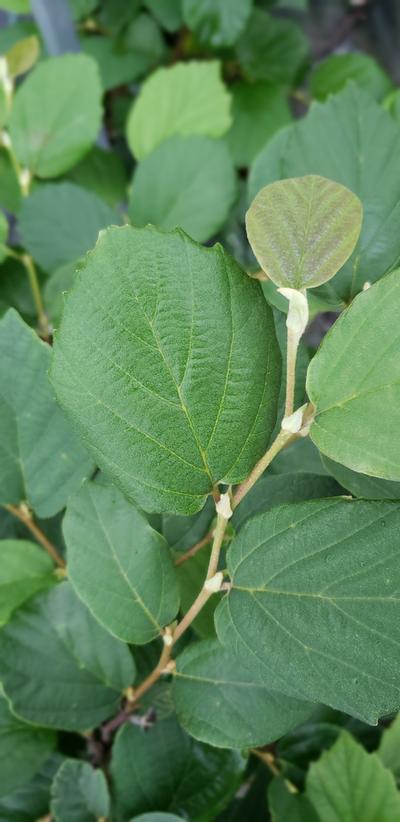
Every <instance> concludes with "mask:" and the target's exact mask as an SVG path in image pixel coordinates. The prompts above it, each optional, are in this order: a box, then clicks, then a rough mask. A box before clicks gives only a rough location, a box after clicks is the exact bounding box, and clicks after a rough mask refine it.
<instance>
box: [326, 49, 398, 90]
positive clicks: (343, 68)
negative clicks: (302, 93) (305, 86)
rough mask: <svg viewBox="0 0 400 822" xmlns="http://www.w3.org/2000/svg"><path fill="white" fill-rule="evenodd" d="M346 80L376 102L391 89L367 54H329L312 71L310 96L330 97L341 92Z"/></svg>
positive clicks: (388, 82) (377, 65)
mask: <svg viewBox="0 0 400 822" xmlns="http://www.w3.org/2000/svg"><path fill="white" fill-rule="evenodd" d="M349 80H353V81H354V82H355V83H357V85H358V86H360V87H361V88H363V89H365V91H367V92H368V93H369V94H370V95H371V96H372V97H375V98H376V100H381V99H382V98H383V97H385V95H386V94H388V92H389V91H390V89H391V88H392V83H391V82H390V79H389V77H388V75H387V74H386V72H385V71H383V69H382V68H381V67H380V65H379V64H378V63H377V62H376V60H374V59H373V58H372V57H369V55H368V54H357V53H353V54H332V55H331V56H330V57H328V58H327V59H326V60H323V61H322V63H320V64H319V65H318V66H317V68H316V69H315V70H314V71H313V73H312V75H311V81H310V88H311V94H312V96H313V97H316V98H317V100H325V99H326V98H327V97H329V95H330V94H337V92H338V91H341V89H342V88H344V86H345V85H346V83H348V82H349Z"/></svg>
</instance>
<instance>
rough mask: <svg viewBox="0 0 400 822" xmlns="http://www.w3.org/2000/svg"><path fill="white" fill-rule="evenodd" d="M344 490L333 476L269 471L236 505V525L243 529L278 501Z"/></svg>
mask: <svg viewBox="0 0 400 822" xmlns="http://www.w3.org/2000/svg"><path fill="white" fill-rule="evenodd" d="M341 493H343V491H342V489H341V488H340V485H338V484H337V482H335V480H334V479H332V477H328V476H321V474H312V473H307V471H296V472H294V473H284V474H272V473H269V472H268V473H266V474H264V475H263V476H262V477H260V479H259V480H258V482H256V484H255V485H254V486H253V488H252V489H251V491H250V492H249V493H248V494H247V495H246V496H245V498H244V499H243V500H242V502H241V503H240V505H239V507H238V508H236V510H235V512H234V515H233V518H232V525H233V526H234V527H235V528H236V529H239V528H241V527H242V525H243V523H244V522H245V521H246V520H248V519H249V517H253V516H255V515H256V514H263V513H264V512H265V511H269V510H270V509H271V508H275V506H277V505H284V504H285V503H288V502H306V501H307V500H310V499H323V498H324V497H334V496H338V495H339V494H341Z"/></svg>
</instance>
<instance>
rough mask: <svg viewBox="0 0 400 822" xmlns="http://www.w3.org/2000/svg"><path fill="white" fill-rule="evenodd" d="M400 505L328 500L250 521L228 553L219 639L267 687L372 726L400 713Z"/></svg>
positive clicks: (218, 614) (218, 619)
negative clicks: (243, 657) (259, 673)
mask: <svg viewBox="0 0 400 822" xmlns="http://www.w3.org/2000/svg"><path fill="white" fill-rule="evenodd" d="M399 524H400V505H398V504H395V503H392V502H364V501H360V500H345V499H331V500H320V501H312V502H306V503H300V504H297V505H286V506H283V507H281V508H274V509H273V510H272V511H270V512H268V513H266V514H261V515H259V516H257V517H255V518H254V519H251V520H249V521H248V522H247V523H246V525H245V526H244V527H243V528H242V529H241V531H240V533H239V536H238V537H237V538H236V539H235V540H234V541H233V543H232V545H231V547H230V549H229V551H228V571H229V574H230V576H231V579H232V583H233V587H232V589H231V591H230V592H229V594H228V595H227V596H226V597H225V598H224V600H223V601H222V602H221V604H220V605H219V606H218V609H217V612H216V628H217V633H218V636H219V638H220V640H221V641H222V642H223V643H224V644H225V645H226V646H227V647H228V648H232V649H234V650H235V652H236V653H240V652H246V653H247V654H248V655H250V657H252V658H253V660H254V665H256V666H257V669H258V667H259V666H261V667H263V668H264V672H265V684H266V685H268V687H270V688H271V689H276V690H278V689H279V690H281V691H282V692H283V693H286V694H288V695H291V696H296V697H297V698H299V699H306V700H307V699H308V700H310V701H315V702H323V703H325V704H327V705H331V706H332V707H334V708H338V709H339V710H342V711H345V712H346V713H349V714H351V715H352V716H356V717H359V718H360V719H362V720H364V721H366V722H370V723H376V722H377V720H378V718H379V717H380V716H382V715H383V714H386V713H390V712H392V711H394V710H396V709H398V707H399V705H400V688H399V676H400V661H399V654H398V644H399V630H398V625H399V621H400V617H399V614H400V606H399V602H400V600H399V598H398V596H397V594H398V590H399V579H400V555H399V552H398V550H397V540H398V529H399Z"/></svg>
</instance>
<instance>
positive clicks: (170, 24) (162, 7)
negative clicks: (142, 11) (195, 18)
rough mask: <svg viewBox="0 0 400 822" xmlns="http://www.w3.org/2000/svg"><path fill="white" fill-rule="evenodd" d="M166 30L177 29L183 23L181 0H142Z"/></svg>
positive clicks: (172, 30)
mask: <svg viewBox="0 0 400 822" xmlns="http://www.w3.org/2000/svg"><path fill="white" fill-rule="evenodd" d="M143 5H144V6H146V8H147V9H149V11H151V13H152V14H153V16H154V17H155V18H156V20H158V22H159V23H160V25H161V26H162V27H163V28H164V29H167V31H170V32H174V31H178V29H179V28H180V27H181V25H182V23H183V18H182V0H144V3H143Z"/></svg>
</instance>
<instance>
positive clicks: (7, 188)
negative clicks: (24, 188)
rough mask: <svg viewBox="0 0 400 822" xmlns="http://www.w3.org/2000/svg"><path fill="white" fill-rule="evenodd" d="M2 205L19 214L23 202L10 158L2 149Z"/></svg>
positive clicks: (0, 150) (0, 203)
mask: <svg viewBox="0 0 400 822" xmlns="http://www.w3.org/2000/svg"><path fill="white" fill-rule="evenodd" d="M0 181H1V186H0V205H1V206H2V207H3V208H6V209H7V211H11V213H12V214H17V213H18V211H19V208H20V205H21V202H22V194H21V189H20V187H19V182H18V180H17V177H16V174H15V170H14V168H13V166H12V163H11V160H10V156H9V154H8V152H7V151H6V150H5V149H2V148H0Z"/></svg>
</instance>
